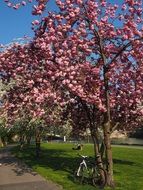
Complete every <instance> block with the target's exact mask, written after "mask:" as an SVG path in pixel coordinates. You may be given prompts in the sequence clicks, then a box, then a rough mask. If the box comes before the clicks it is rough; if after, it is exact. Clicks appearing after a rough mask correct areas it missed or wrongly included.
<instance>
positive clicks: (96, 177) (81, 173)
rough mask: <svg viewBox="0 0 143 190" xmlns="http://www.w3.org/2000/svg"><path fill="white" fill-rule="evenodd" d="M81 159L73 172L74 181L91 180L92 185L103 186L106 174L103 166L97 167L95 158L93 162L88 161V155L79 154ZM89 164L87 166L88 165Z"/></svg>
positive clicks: (81, 182)
mask: <svg viewBox="0 0 143 190" xmlns="http://www.w3.org/2000/svg"><path fill="white" fill-rule="evenodd" d="M79 156H80V157H82V161H81V162H80V164H79V167H78V169H77V170H76V171H75V172H74V179H75V181H78V182H80V184H83V183H84V181H85V179H87V180H88V182H89V181H91V183H92V185H93V186H99V187H102V188H103V187H104V186H105V185H106V182H107V175H106V171H105V169H104V168H102V167H99V165H98V164H97V158H98V156H97V157H96V161H95V162H89V160H88V156H84V155H80V154H79ZM88 165H89V166H88Z"/></svg>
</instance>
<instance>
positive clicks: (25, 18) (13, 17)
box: [0, 0, 55, 44]
mask: <svg viewBox="0 0 143 190" xmlns="http://www.w3.org/2000/svg"><path fill="white" fill-rule="evenodd" d="M0 1H1V2H0V44H8V43H10V42H12V41H13V39H16V38H21V37H23V36H24V35H26V36H33V31H32V29H31V22H32V21H33V20H35V19H36V17H35V16H32V15H31V10H32V4H28V5H27V6H25V7H21V8H20V9H19V10H13V9H12V8H8V7H7V5H6V3H4V2H3V0H0ZM51 2H52V1H51ZM54 7H55V5H54V4H53V3H50V5H49V8H54Z"/></svg>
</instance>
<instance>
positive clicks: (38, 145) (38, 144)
mask: <svg viewBox="0 0 143 190" xmlns="http://www.w3.org/2000/svg"><path fill="white" fill-rule="evenodd" d="M35 143H36V158H37V159H38V158H39V157H40V150H41V136H40V130H39V129H36V132H35Z"/></svg>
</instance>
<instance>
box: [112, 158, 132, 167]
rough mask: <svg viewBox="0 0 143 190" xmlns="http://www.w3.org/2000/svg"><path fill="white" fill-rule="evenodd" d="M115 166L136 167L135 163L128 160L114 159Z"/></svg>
mask: <svg viewBox="0 0 143 190" xmlns="http://www.w3.org/2000/svg"><path fill="white" fill-rule="evenodd" d="M113 162H114V164H124V165H129V166H130V165H134V164H135V162H131V161H128V160H120V159H113Z"/></svg>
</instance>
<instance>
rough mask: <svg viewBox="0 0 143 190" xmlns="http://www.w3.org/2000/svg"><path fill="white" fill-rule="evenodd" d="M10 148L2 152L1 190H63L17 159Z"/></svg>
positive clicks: (0, 153) (0, 158)
mask: <svg viewBox="0 0 143 190" xmlns="http://www.w3.org/2000/svg"><path fill="white" fill-rule="evenodd" d="M10 148H11V147H8V148H6V149H1V150H0V163H1V164H2V165H0V190H61V189H62V188H61V187H59V186H58V185H56V184H54V183H52V182H50V181H46V180H45V179H44V178H43V177H41V176H40V175H38V174H37V173H36V172H34V171H33V170H32V169H31V168H29V167H27V166H26V165H25V164H24V163H22V161H20V160H18V159H16V158H15V157H14V156H13V155H12V154H11V153H10Z"/></svg>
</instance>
